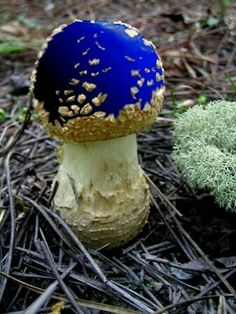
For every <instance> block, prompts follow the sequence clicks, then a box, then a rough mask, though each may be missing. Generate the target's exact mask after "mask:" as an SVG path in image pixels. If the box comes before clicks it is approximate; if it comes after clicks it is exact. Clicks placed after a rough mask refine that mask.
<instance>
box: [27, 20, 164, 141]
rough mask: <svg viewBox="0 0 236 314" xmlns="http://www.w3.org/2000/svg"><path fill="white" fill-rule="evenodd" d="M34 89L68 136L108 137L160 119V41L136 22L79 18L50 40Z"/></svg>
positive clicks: (58, 133)
mask: <svg viewBox="0 0 236 314" xmlns="http://www.w3.org/2000/svg"><path fill="white" fill-rule="evenodd" d="M31 91H32V93H33V97H34V105H35V108H36V110H37V112H38V115H39V117H40V118H41V120H42V121H43V123H44V124H45V126H46V127H47V129H48V131H49V133H50V134H51V135H52V136H54V137H56V138H58V139H59V140H62V141H67V142H88V141H96V140H108V139H112V138H117V137H121V136H126V135H128V134H131V133H136V132H138V131H139V130H141V129H143V128H145V127H147V126H148V125H150V124H151V123H152V122H153V121H154V120H155V118H156V115H157V114H158V112H159V111H160V110H161V106H162V101H163V93H164V71H163V68H162V63H161V60H160V58H159V56H158V54H157V52H156V49H155V46H154V45H153V44H152V43H151V42H150V41H147V40H146V39H144V38H143V37H142V36H141V35H140V34H139V33H138V31H137V30H136V29H135V28H134V27H131V26H130V25H128V24H125V23H122V22H109V21H93V20H75V21H74V22H72V23H71V24H69V25H62V26H61V27H59V28H57V29H56V30H54V32H53V34H52V35H51V36H50V37H49V38H48V39H47V40H46V42H45V44H44V47H43V51H42V52H40V54H39V59H38V61H37V62H36V68H35V70H34V71H33V73H32V85H31Z"/></svg>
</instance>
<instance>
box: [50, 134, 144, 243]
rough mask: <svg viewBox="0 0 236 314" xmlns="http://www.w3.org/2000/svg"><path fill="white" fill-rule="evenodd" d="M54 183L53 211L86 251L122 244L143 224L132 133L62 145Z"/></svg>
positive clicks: (141, 183)
mask: <svg viewBox="0 0 236 314" xmlns="http://www.w3.org/2000/svg"><path fill="white" fill-rule="evenodd" d="M55 181H57V182H59V186H58V189H57V192H56V195H55V198H54V209H56V210H59V211H60V212H61V215H62V217H63V218H64V219H65V220H66V221H67V223H68V224H69V225H70V226H72V228H73V229H74V231H75V232H76V233H77V235H78V236H79V238H80V239H81V240H82V241H84V242H85V243H87V244H88V245H89V246H90V247H93V248H98V247H101V246H103V245H110V246H111V247H114V246H118V245H120V244H122V243H125V242H127V241H128V240H130V239H131V238H132V237H134V236H135V235H136V234H137V233H138V232H139V231H140V229H141V228H142V227H143V225H144V224H145V222H146V220H147V216H148V211H149V203H150V198H149V190H148V186H147V183H146V181H145V178H144V175H143V170H142V169H141V167H140V165H139V163H138V156H137V141H136V135H134V134H131V135H128V136H125V137H121V138H117V139H113V140H107V141H98V142H86V143H65V144H64V146H63V156H62V162H61V165H60V167H59V171H58V174H57V176H56V178H55ZM55 181H54V182H55Z"/></svg>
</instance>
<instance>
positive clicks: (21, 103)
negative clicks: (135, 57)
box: [0, 0, 236, 314]
mask: <svg viewBox="0 0 236 314" xmlns="http://www.w3.org/2000/svg"><path fill="white" fill-rule="evenodd" d="M235 16H236V3H235V2H233V1H229V0H228V1H227V0H217V1H213V0H212V1H203V0H200V1H191V0H180V1H175V0H172V1H171V0H167V1H159V0H156V1H155V0H146V1H145V0H143V1H141V0H140V1H138V0H137V1H136V0H134V1H128V0H117V1H115V0H112V1H110V0H87V1H82V0H77V1H75V0H66V1H53V0H48V1H36V0H35V1H33V0H32V1H30V0H28V1H26V0H18V1H17V0H15V1H4V0H1V1H0V131H1V132H0V167H1V170H0V178H1V181H0V182H1V189H0V208H1V210H0V313H53V314H57V313H85V314H87V313H94V314H95V313H107V312H108V313H121V314H125V313H127V314H128V313H155V314H160V313H217V314H221V313H222V314H226V313H229V314H235V313H236V246H235V237H236V215H235V214H233V213H228V212H226V211H225V210H224V209H222V208H219V207H218V206H217V204H215V202H214V199H213V198H212V197H211V196H210V194H209V193H208V192H207V191H198V190H192V189H191V188H190V187H189V186H188V185H187V184H186V182H185V181H184V179H183V178H182V176H181V174H180V173H179V171H178V169H177V168H176V167H175V165H174V163H173V161H172V159H171V152H172V148H173V136H172V131H173V123H174V121H175V119H176V118H177V117H178V116H179V115H180V114H181V113H182V112H184V111H185V110H187V109H188V108H189V107H192V106H194V105H197V104H200V105H204V104H206V103H207V102H208V101H211V100H215V99H227V100H233V99H235V94H236V19H235ZM74 19H110V20H121V21H123V22H127V23H129V24H131V25H133V26H135V27H137V28H138V29H139V30H140V32H141V34H142V35H143V36H145V38H147V39H149V40H151V41H153V43H154V44H155V45H156V47H157V50H158V52H159V54H160V56H161V58H162V62H163V64H164V68H165V81H166V92H165V101H164V108H163V111H162V113H161V115H160V116H159V117H158V118H157V121H156V123H154V125H153V126H152V127H150V128H149V129H148V130H145V131H144V132H142V133H141V134H139V136H138V145H139V157H140V161H141V165H142V167H143V169H144V170H145V172H146V174H147V178H148V182H149V185H150V190H151V194H152V197H151V198H152V206H151V212H150V217H149V221H148V224H146V226H145V227H144V229H143V231H142V233H141V234H139V235H138V236H137V237H136V238H135V239H134V240H133V241H131V242H130V243H128V244H127V245H125V246H123V247H121V248H117V249H113V250H109V249H107V248H101V249H99V250H90V249H87V248H86V247H85V246H83V244H81V242H80V241H79V239H77V238H76V237H75V236H74V235H73V233H72V231H71V230H70V228H68V227H67V226H66V225H65V224H64V223H63V221H62V220H61V218H60V217H59V216H57V215H56V214H55V213H54V212H53V211H51V210H50V208H51V198H50V186H51V183H52V180H53V178H54V176H55V174H56V172H57V168H58V163H57V160H56V147H57V146H58V143H57V142H56V141H54V140H53V139H51V138H50V137H49V136H48V135H47V133H46V131H45V130H44V129H43V127H42V125H41V123H40V122H39V121H38V120H37V119H36V118H35V114H34V112H32V113H31V114H30V112H29V108H30V105H31V104H30V98H29V95H28V93H29V86H30V76H31V72H32V69H33V68H34V62H35V60H36V58H37V53H38V51H39V49H40V47H41V45H42V42H43V40H44V39H45V38H46V37H47V36H48V35H50V33H51V32H52V30H53V29H54V28H55V27H57V26H59V25H61V24H64V23H69V22H70V21H72V20H74ZM30 109H31V108H30Z"/></svg>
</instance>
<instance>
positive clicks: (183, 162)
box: [172, 101, 236, 212]
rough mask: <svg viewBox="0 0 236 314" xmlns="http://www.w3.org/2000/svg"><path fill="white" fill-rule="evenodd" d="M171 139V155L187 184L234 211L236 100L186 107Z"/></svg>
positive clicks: (235, 200) (235, 193)
mask: <svg viewBox="0 0 236 314" xmlns="http://www.w3.org/2000/svg"><path fill="white" fill-rule="evenodd" d="M174 138H175V146H174V151H173V154H172V157H173V159H174V161H175V163H176V165H177V166H178V168H179V169H180V171H181V172H182V174H183V177H184V178H185V179H186V181H187V182H188V183H189V185H190V186H192V187H194V188H196V187H197V188H201V189H206V190H208V191H210V193H211V194H212V195H213V196H214V197H215V199H216V201H217V203H218V204H219V205H220V206H221V207H224V208H226V209H227V210H229V211H232V212H236V192H235V191H236V102H230V101H214V102H211V103H209V104H208V105H207V106H206V107H201V106H196V107H194V108H191V109H189V110H188V111H187V112H185V113H183V114H182V115H181V116H180V117H179V118H178V119H177V121H176V123H175V128H174Z"/></svg>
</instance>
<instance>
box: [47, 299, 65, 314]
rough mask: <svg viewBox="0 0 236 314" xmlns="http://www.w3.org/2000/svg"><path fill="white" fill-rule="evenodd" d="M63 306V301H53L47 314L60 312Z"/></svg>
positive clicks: (58, 313)
mask: <svg viewBox="0 0 236 314" xmlns="http://www.w3.org/2000/svg"><path fill="white" fill-rule="evenodd" d="M64 306H65V302H64V301H61V302H57V303H55V304H54V305H53V306H52V307H51V312H50V313H49V314H60V313H61V310H63V309H64Z"/></svg>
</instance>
